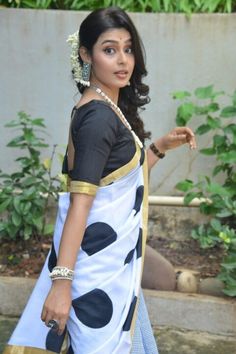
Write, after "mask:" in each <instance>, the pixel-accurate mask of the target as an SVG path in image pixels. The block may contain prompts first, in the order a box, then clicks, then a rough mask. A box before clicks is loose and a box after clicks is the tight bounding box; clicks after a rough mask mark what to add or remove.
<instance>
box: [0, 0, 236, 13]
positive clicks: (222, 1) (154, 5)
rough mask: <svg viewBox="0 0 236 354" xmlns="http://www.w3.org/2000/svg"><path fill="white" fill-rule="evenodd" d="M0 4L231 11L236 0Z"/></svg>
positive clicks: (25, 0)
mask: <svg viewBox="0 0 236 354" xmlns="http://www.w3.org/2000/svg"><path fill="white" fill-rule="evenodd" d="M0 5H2V6H7V7H22V8H32V9H61V10H94V9H97V8H100V7H108V6H112V5H116V6H120V7H121V8H123V9H124V10H127V11H131V12H167V13H170V12H172V13H173V12H174V13H186V14H191V13H213V12H223V13H225V12H226V13H231V12H235V11H236V0H101V1H97V0H64V1H63V0H36V1H33V0H1V1H0Z"/></svg>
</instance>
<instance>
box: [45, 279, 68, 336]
mask: <svg viewBox="0 0 236 354" xmlns="http://www.w3.org/2000/svg"><path fill="white" fill-rule="evenodd" d="M70 307H71V281H70V280H65V279H63V280H54V281H53V283H52V287H51V290H50V291H49V293H48V296H47V298H46V300H45V302H44V305H43V310H42V314H41V319H42V321H44V322H45V325H48V322H49V321H50V320H55V321H56V322H57V323H58V326H59V328H58V330H57V333H58V335H61V334H62V333H63V332H64V329H65V326H66V322H67V320H68V316H69V312H70Z"/></svg>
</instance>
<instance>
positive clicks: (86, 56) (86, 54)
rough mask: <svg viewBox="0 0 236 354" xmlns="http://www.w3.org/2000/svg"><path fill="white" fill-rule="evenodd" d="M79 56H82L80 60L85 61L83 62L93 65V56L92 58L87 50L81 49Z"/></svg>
mask: <svg viewBox="0 0 236 354" xmlns="http://www.w3.org/2000/svg"><path fill="white" fill-rule="evenodd" d="M79 55H80V58H81V59H82V60H83V62H85V63H89V64H91V56H90V54H89V52H88V49H87V48H85V47H80V49H79Z"/></svg>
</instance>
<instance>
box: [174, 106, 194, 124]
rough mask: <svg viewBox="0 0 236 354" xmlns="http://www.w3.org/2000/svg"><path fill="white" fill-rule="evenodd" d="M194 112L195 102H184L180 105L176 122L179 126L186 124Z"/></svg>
mask: <svg viewBox="0 0 236 354" xmlns="http://www.w3.org/2000/svg"><path fill="white" fill-rule="evenodd" d="M193 113H194V105H193V103H183V104H182V105H181V106H179V107H178V110H177V117H176V123H177V125H179V126H184V125H186V123H187V122H188V121H189V120H190V119H191V117H192V115H193Z"/></svg>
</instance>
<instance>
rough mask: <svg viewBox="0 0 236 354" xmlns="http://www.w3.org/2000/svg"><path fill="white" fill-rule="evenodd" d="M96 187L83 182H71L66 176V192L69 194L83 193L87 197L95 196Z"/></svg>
mask: <svg viewBox="0 0 236 354" xmlns="http://www.w3.org/2000/svg"><path fill="white" fill-rule="evenodd" d="M97 189H98V186H96V184H92V183H88V182H83V181H72V180H71V179H70V177H69V176H67V191H68V192H71V193H84V194H88V195H92V196H95V195H96V193H97Z"/></svg>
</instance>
